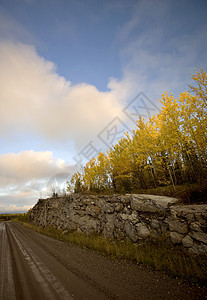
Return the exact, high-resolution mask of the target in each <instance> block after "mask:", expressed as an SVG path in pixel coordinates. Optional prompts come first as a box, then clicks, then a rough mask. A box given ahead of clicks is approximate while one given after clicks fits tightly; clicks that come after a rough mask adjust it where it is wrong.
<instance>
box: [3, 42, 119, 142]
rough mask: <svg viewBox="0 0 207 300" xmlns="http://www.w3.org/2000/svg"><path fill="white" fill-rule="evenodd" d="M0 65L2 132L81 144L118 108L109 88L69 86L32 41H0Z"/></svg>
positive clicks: (83, 84) (112, 115)
mask: <svg viewBox="0 0 207 300" xmlns="http://www.w3.org/2000/svg"><path fill="white" fill-rule="evenodd" d="M0 65H1V68H0V99H1V101H0V135H1V136H4V137H5V136H8V137H9V136H12V134H13V133H14V132H15V134H17V133H20V134H22V133H26V132H30V133H36V134H38V135H40V136H43V137H44V138H46V139H54V140H57V141H61V140H62V141H63V140H64V139H68V140H70V139H71V140H73V141H74V142H75V143H76V145H82V144H83V142H88V140H89V138H90V136H94V135H96V134H97V132H98V130H99V131H100V130H101V129H102V127H103V126H104V125H105V124H107V122H109V121H111V120H112V119H113V118H114V117H115V116H116V115H117V114H118V113H119V111H120V110H121V108H122V107H121V105H120V104H119V102H118V100H117V99H116V97H115V96H114V94H113V93H112V92H110V91H109V92H100V91H98V90H97V89H96V87H95V86H93V85H89V84H86V83H81V84H77V85H74V86H73V85H72V84H71V83H70V82H69V81H67V80H65V78H63V77H61V76H59V75H58V74H57V73H56V68H55V65H54V64H53V63H52V62H49V61H46V60H45V59H44V58H42V57H40V56H39V55H38V54H37V52H36V50H35V48H34V47H33V46H29V45H26V44H22V43H14V42H1V43H0Z"/></svg>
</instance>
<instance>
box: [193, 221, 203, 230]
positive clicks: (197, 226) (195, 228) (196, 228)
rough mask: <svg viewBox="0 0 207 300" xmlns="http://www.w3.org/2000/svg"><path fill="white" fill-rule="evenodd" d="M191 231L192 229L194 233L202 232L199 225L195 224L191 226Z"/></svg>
mask: <svg viewBox="0 0 207 300" xmlns="http://www.w3.org/2000/svg"><path fill="white" fill-rule="evenodd" d="M190 229H192V230H193V231H202V230H201V228H200V226H199V224H198V223H195V222H194V223H191V224H190Z"/></svg>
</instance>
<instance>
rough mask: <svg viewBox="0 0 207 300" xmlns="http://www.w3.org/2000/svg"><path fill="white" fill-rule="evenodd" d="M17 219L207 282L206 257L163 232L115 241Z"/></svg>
mask: <svg viewBox="0 0 207 300" xmlns="http://www.w3.org/2000/svg"><path fill="white" fill-rule="evenodd" d="M16 221H18V219H17V220H16ZM20 223H22V224H23V225H24V226H25V227H27V228H29V229H31V230H34V231H36V232H39V233H42V234H45V235H48V236H50V237H53V238H56V239H58V240H61V241H64V242H66V243H73V244H76V245H78V246H80V247H83V248H88V249H92V250H95V251H98V252H99V253H101V254H102V255H105V256H109V257H112V258H117V259H124V260H128V261H131V262H134V263H136V264H142V265H144V266H147V267H152V268H153V269H155V270H162V271H165V272H166V273H167V274H168V275H171V276H173V277H177V278H179V279H180V280H184V281H188V282H190V283H193V284H198V285H200V286H206V285H207V260H206V257H204V256H196V255H190V254H189V253H187V252H186V251H184V250H183V248H181V247H175V246H172V245H171V244H170V243H169V242H168V239H167V238H166V237H165V236H162V237H161V238H160V239H159V240H148V241H145V242H142V243H140V244H137V243H136V244H134V243H132V242H131V241H128V240H125V241H117V240H113V239H107V238H105V237H103V236H101V235H86V234H84V233H78V232H76V231H74V232H68V231H62V230H58V229H55V228H53V227H47V228H42V227H38V226H35V225H32V224H31V223H27V222H20Z"/></svg>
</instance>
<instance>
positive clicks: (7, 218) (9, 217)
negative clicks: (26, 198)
mask: <svg viewBox="0 0 207 300" xmlns="http://www.w3.org/2000/svg"><path fill="white" fill-rule="evenodd" d="M22 215H23V214H0V222H1V221H11V220H13V219H17V218H20V217H21V216H22Z"/></svg>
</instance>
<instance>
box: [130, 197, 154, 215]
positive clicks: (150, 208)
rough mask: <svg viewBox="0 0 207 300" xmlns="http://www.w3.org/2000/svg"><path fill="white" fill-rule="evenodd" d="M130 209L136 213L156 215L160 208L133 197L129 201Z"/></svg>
mask: <svg viewBox="0 0 207 300" xmlns="http://www.w3.org/2000/svg"><path fill="white" fill-rule="evenodd" d="M131 208H132V209H133V210H136V211H140V212H149V213H157V212H159V211H160V208H159V207H158V206H157V205H156V204H154V203H153V202H151V201H149V200H146V199H143V200H142V199H139V198H135V197H133V198H132V199H131Z"/></svg>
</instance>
